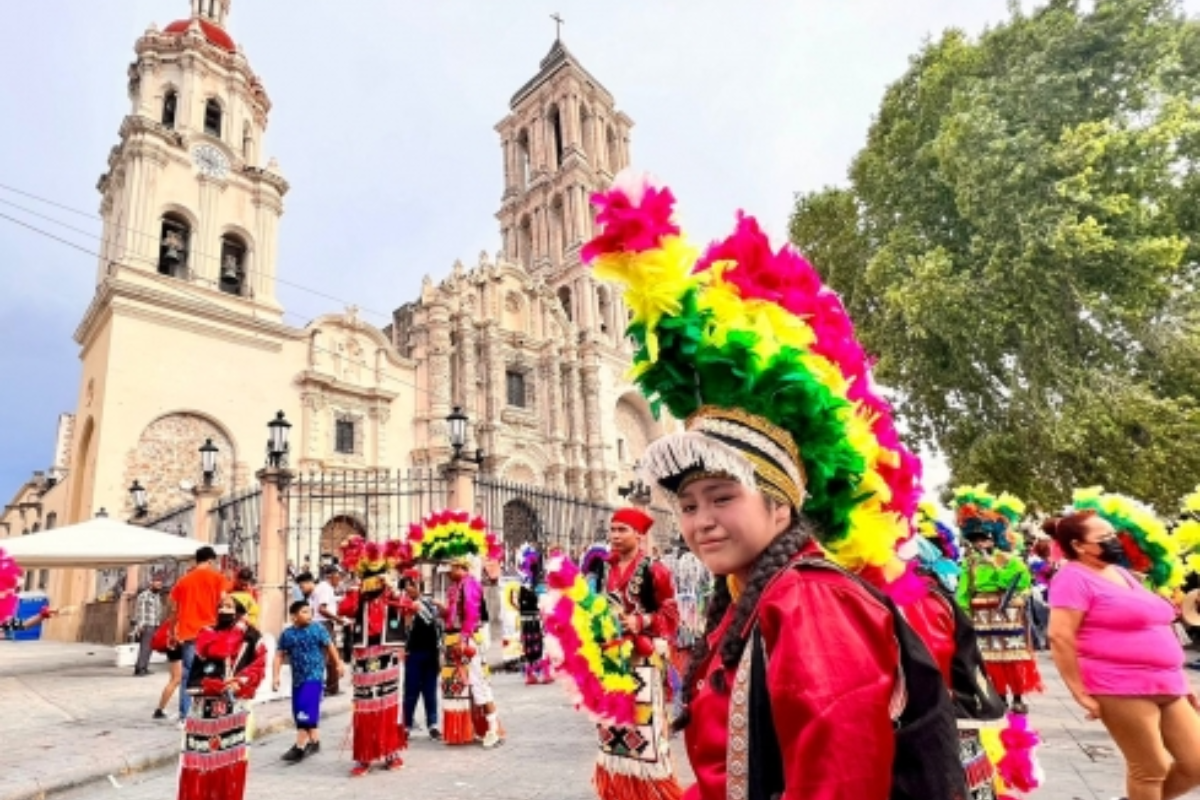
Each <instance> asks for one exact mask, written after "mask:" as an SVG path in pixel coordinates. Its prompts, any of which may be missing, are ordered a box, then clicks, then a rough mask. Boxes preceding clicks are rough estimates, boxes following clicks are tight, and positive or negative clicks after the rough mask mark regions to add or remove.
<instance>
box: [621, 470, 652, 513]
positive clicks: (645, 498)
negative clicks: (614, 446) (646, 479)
mask: <svg viewBox="0 0 1200 800" xmlns="http://www.w3.org/2000/svg"><path fill="white" fill-rule="evenodd" d="M637 470H638V465H637V463H634V465H633V478H632V479H631V480H630V481H629V483H628V484H626V485H625V486H618V487H617V494H619V495H620V496H621V498H622V499H624V500H628V501H629V502H631V503H633V504H634V505H635V506H648V505H650V487H649V486H647V485H646V484H645V483H643V482H642V479H641V478H640V477H639V476H638V473H637Z"/></svg>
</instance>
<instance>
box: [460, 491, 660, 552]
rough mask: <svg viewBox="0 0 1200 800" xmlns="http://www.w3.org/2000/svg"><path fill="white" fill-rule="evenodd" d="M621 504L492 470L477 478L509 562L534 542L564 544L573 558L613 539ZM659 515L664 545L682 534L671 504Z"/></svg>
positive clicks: (479, 509)
mask: <svg viewBox="0 0 1200 800" xmlns="http://www.w3.org/2000/svg"><path fill="white" fill-rule="evenodd" d="M615 510H616V506H614V505H611V504H608V503H596V502H592V501H590V500H585V499H582V498H579V497H574V496H572V495H569V494H564V493H561V492H556V491H553V490H550V489H545V488H542V487H540V486H532V485H530V484H525V483H516V482H513V481H506V480H503V479H501V478H496V477H494V476H490V475H479V476H477V477H476V478H475V511H476V513H478V514H481V515H482V516H483V518H484V519H486V520H487V522H488V525H489V526H490V527H491V529H492V530H493V531H494V532H495V533H496V535H497V536H499V537H500V538H501V539H502V540H503V541H504V544H505V548H504V553H505V565H506V566H508V567H511V566H512V561H513V558H514V557H515V554H516V551H517V549H518V548H519V547H520V546H521V545H522V544H525V543H527V542H528V543H533V544H536V545H538V547H540V548H541V549H543V550H545V549H548V548H550V547H560V548H562V549H563V550H565V551H566V552H567V554H568V555H570V556H572V557H577V556H579V555H580V554H581V553H582V552H583V551H584V550H585V549H586V548H587V547H588V546H589V545H591V544H592V543H594V542H597V541H603V540H605V539H607V538H608V524H609V521H610V520H611V519H612V514H613V511H615ZM647 512H648V513H650V514H651V516H653V517H654V519H655V527H654V531H655V532H654V537H655V543H656V544H658V545H659V546H661V547H663V548H664V549H665V548H666V546H667V545H668V543H671V542H673V541H674V540H675V539H676V538H677V534H676V525H675V517H674V515H673V514H672V513H671V512H670V510H668V509H665V508H650V509H647Z"/></svg>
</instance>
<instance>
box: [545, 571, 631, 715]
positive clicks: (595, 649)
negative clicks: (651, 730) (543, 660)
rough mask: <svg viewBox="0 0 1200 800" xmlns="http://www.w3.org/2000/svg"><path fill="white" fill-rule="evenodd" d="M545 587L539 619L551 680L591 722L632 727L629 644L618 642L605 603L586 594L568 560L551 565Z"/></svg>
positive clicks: (618, 631) (615, 625)
mask: <svg viewBox="0 0 1200 800" xmlns="http://www.w3.org/2000/svg"><path fill="white" fill-rule="evenodd" d="M546 582H547V586H548V591H547V592H546V594H545V595H543V596H542V600H541V608H542V620H543V624H544V626H545V631H546V652H547V654H548V655H549V656H550V662H551V664H552V665H553V667H554V673H555V675H556V676H557V677H559V678H561V679H563V682H564V684H565V685H566V686H567V687H568V691H570V693H571V694H572V695H573V699H574V701H575V704H576V707H582V708H583V709H584V710H585V711H587V713H588V714H590V715H591V716H592V717H593V718H595V719H596V721H598V722H604V723H606V724H610V725H632V724H634V723H635V715H634V699H635V696H636V694H637V681H636V679H635V677H634V673H633V668H632V665H631V663H632V662H631V657H632V654H633V645H632V643H630V642H628V641H625V640H624V639H623V638H622V637H621V626H620V624H619V623H618V622H617V618H616V616H615V615H614V614H613V613H612V610H611V608H610V607H609V603H608V598H607V597H605V596H604V595H603V594H598V593H596V592H593V591H592V589H591V587H589V586H588V582H587V580H586V578H585V576H584V575H583V573H581V572H580V571H579V568H578V567H576V566H575V564H574V563H573V562H572V561H571V560H570V559H566V558H557V559H553V560H551V562H550V569H549V572H548V573H547V576H546Z"/></svg>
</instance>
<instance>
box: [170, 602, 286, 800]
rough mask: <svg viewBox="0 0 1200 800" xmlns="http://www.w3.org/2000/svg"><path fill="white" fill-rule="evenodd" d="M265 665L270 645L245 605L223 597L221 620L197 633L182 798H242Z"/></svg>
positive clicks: (181, 774)
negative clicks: (253, 705)
mask: <svg viewBox="0 0 1200 800" xmlns="http://www.w3.org/2000/svg"><path fill="white" fill-rule="evenodd" d="M266 669H267V649H266V647H265V646H264V645H263V643H262V637H261V634H259V632H258V630H257V629H256V628H255V627H254V626H252V625H251V624H250V623H249V622H248V621H247V620H246V608H245V606H243V605H242V604H241V603H239V602H238V601H237V600H234V599H233V598H232V597H229V596H226V597H224V598H222V599H221V601H220V605H218V607H217V622H216V624H215V625H212V626H209V627H206V628H202V629H201V630H200V632H199V633H198V634H197V635H196V656H195V658H194V659H193V660H192V669H191V671H190V672H189V673H188V675H187V685H186V691H187V693H188V694H190V695H191V696H192V704H191V707H190V710H189V711H188V716H187V719H186V720H185V721H184V723H183V752H182V753H181V755H180V765H179V792H178V795H177V797H178V800H242V797H243V796H244V795H245V792H246V774H247V770H248V768H249V764H250V747H249V744H250V740H249V736H248V734H247V731H248V729H249V727H248V726H249V721H250V711H249V708H248V707H247V703H248V702H249V701H250V700H252V699H253V698H254V695H255V693H256V692H257V691H258V686H259V684H260V683H262V680H263V677H264V676H265V675H266Z"/></svg>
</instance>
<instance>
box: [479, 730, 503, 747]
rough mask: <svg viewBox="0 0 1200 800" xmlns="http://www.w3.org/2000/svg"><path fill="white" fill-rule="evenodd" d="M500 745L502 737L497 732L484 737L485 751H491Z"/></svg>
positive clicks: (491, 732)
mask: <svg viewBox="0 0 1200 800" xmlns="http://www.w3.org/2000/svg"><path fill="white" fill-rule="evenodd" d="M498 744H500V735H499V734H498V733H496V732H495V731H488V732H487V733H485V734H484V735H483V747H484V749H485V750H491V749H492V748H493V747H495V746H496V745H498Z"/></svg>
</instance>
